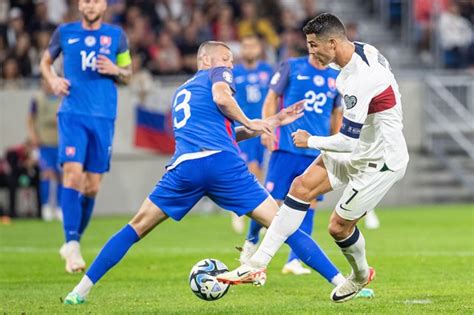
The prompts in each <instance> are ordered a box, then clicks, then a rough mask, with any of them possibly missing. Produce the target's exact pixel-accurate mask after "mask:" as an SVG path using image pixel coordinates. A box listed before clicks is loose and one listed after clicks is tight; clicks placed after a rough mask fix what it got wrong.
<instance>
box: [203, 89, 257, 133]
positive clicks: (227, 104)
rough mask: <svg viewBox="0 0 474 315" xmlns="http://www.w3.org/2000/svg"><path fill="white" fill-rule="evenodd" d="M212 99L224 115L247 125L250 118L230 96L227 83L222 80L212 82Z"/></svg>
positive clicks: (230, 92)
mask: <svg viewBox="0 0 474 315" xmlns="http://www.w3.org/2000/svg"><path fill="white" fill-rule="evenodd" d="M212 99H213V100H214V102H215V103H216V104H217V106H218V107H219V109H220V111H221V112H222V113H223V114H224V115H225V116H226V117H228V118H229V119H232V120H234V121H237V122H239V123H241V124H242V125H243V126H246V127H248V126H249V123H250V120H249V119H248V118H247V116H245V114H244V112H243V111H242V110H241V109H240V107H239V104H237V102H236V100H235V99H234V97H233V96H232V91H231V89H230V87H229V85H227V84H226V83H222V82H218V83H214V84H213V85H212Z"/></svg>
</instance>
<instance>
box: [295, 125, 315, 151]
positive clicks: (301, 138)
mask: <svg viewBox="0 0 474 315" xmlns="http://www.w3.org/2000/svg"><path fill="white" fill-rule="evenodd" d="M291 137H292V138H293V143H294V144H295V146H297V147H298V148H307V147H308V139H309V137H311V134H310V133H309V132H307V131H306V130H302V129H298V130H296V131H295V132H293V133H292V134H291Z"/></svg>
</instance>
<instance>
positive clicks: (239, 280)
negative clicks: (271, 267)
mask: <svg viewBox="0 0 474 315" xmlns="http://www.w3.org/2000/svg"><path fill="white" fill-rule="evenodd" d="M266 272H267V269H266V268H265V267H262V268H259V267H252V266H250V265H241V266H240V267H238V268H237V269H234V270H232V271H228V272H224V273H221V274H220V275H217V276H216V279H217V281H220V282H223V283H227V284H233V285H237V284H246V283H250V284H253V285H255V286H262V285H264V284H265V282H266V281H267V273H266Z"/></svg>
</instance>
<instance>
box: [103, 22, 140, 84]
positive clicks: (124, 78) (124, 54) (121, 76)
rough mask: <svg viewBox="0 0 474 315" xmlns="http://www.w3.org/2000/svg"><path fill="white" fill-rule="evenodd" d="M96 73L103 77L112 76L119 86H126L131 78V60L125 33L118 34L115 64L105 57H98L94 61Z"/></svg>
mask: <svg viewBox="0 0 474 315" xmlns="http://www.w3.org/2000/svg"><path fill="white" fill-rule="evenodd" d="M96 67H97V71H98V72H99V73H100V74H103V75H110V76H112V77H113V78H114V79H115V81H117V82H118V83H120V84H125V85H127V84H128V83H130V79H131V78H132V58H131V56H130V50H129V49H128V39H127V35H125V32H124V31H123V30H122V31H121V33H120V40H119V45H118V51H117V62H116V63H114V62H112V60H110V59H109V58H108V57H106V56H105V55H99V56H98V58H97V61H96Z"/></svg>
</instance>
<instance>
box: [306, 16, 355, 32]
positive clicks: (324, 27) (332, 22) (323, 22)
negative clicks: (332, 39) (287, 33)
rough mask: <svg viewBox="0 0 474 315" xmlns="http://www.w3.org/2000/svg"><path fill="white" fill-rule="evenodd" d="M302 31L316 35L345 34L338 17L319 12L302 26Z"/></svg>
mask: <svg viewBox="0 0 474 315" xmlns="http://www.w3.org/2000/svg"><path fill="white" fill-rule="evenodd" d="M303 32H304V33H305V34H306V35H308V34H315V35H316V36H323V37H324V36H327V35H329V34H331V35H339V36H346V28H345V27H344V24H343V23H342V22H341V20H339V18H338V17H337V16H335V15H333V14H331V13H321V14H319V15H318V16H316V17H315V18H313V19H311V20H310V21H309V22H308V23H306V25H305V26H304V27H303Z"/></svg>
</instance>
